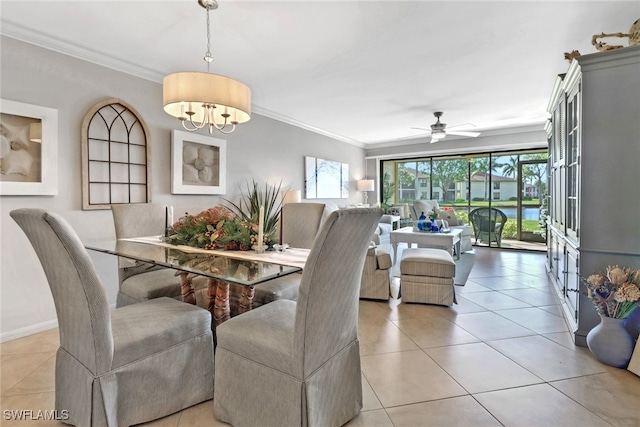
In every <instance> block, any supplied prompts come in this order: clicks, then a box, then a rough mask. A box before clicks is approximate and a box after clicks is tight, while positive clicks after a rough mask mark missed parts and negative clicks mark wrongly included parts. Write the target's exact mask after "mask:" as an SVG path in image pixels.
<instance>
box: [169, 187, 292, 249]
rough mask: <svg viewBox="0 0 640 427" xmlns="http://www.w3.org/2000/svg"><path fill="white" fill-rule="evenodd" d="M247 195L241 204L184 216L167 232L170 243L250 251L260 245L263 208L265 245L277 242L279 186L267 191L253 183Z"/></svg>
mask: <svg viewBox="0 0 640 427" xmlns="http://www.w3.org/2000/svg"><path fill="white" fill-rule="evenodd" d="M247 190H248V191H247V193H246V194H245V193H241V198H240V201H239V202H238V203H233V202H230V201H229V200H225V201H226V202H228V203H229V204H230V207H226V206H219V205H218V206H214V207H212V208H210V209H207V210H205V211H202V212H200V213H199V214H197V215H190V214H188V213H187V214H185V216H183V217H181V218H180V219H179V220H178V221H177V222H176V223H175V224H173V225H172V226H171V227H169V229H168V230H167V242H168V243H171V244H174V245H186V246H192V247H197V248H202V249H228V250H241V251H247V250H250V249H251V248H252V247H253V246H254V245H256V244H257V243H258V234H259V233H258V228H259V220H260V218H259V216H260V208H261V207H262V208H263V211H264V218H263V242H262V244H267V245H272V244H274V243H276V242H277V238H276V229H277V225H278V218H279V215H280V208H281V203H280V202H279V201H278V194H279V191H280V186H277V188H276V187H270V186H268V185H266V186H265V190H264V192H262V191H260V189H259V188H258V185H257V184H256V183H255V182H253V187H249V185H248V184H247Z"/></svg>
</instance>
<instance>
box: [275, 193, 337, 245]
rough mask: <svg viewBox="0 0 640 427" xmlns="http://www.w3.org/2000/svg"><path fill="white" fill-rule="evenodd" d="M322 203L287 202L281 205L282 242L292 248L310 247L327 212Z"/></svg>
mask: <svg viewBox="0 0 640 427" xmlns="http://www.w3.org/2000/svg"><path fill="white" fill-rule="evenodd" d="M326 206H327V205H325V204H324V203H287V204H285V205H283V206H282V224H280V225H281V226H282V242H281V243H287V244H288V245H289V246H291V247H292V248H311V246H312V245H313V240H314V239H315V238H316V234H318V231H319V230H320V225H321V224H322V221H323V220H324V219H325V217H326V215H328V213H329V212H325V209H326Z"/></svg>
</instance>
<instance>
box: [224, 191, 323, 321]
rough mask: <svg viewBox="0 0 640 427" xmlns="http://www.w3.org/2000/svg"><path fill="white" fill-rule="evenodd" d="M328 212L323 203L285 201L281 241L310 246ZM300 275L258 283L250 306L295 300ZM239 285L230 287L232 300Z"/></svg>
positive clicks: (238, 292)
mask: <svg viewBox="0 0 640 427" xmlns="http://www.w3.org/2000/svg"><path fill="white" fill-rule="evenodd" d="M329 213H330V212H328V211H327V207H326V205H325V204H324V203H287V204H286V205H283V206H282V216H281V219H282V223H281V224H280V226H281V227H282V242H284V243H287V244H288V245H289V246H291V247H292V248H303V249H311V246H312V245H313V241H314V240H315V238H316V234H318V231H319V229H320V225H321V224H322V222H323V221H324V219H326V216H327V215H328V214H329ZM299 287H300V275H299V274H289V275H287V276H283V277H278V278H276V279H273V280H269V281H267V282H264V283H259V284H257V285H256V286H255V287H254V289H255V295H254V297H253V307H254V308H257V307H260V306H261V305H264V304H267V303H270V302H272V301H276V300H279V299H288V300H293V301H295V300H297V299H298V288H299ZM240 291H241V289H240V288H239V287H234V288H232V289H231V297H232V299H233V300H237V299H239V298H240Z"/></svg>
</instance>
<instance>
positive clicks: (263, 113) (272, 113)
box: [251, 105, 366, 148]
mask: <svg viewBox="0 0 640 427" xmlns="http://www.w3.org/2000/svg"><path fill="white" fill-rule="evenodd" d="M251 110H252V111H253V112H254V113H257V114H260V115H261V116H265V117H268V118H270V119H273V120H277V121H279V122H283V123H287V124H289V125H291V126H295V127H299V128H302V129H306V130H308V131H311V132H314V133H317V134H320V135H324V136H327V137H329V138H333V139H337V140H338V141H342V142H346V143H347V144H351V145H355V146H356V147H360V148H366V145H365V144H364V143H362V142H360V141H356V140H354V139H351V138H348V137H346V136H344V135H340V134H337V133H333V132H329V131H327V130H324V129H321V128H319V127H316V126H313V125H310V124H308V123H304V122H301V121H299V120H295V119H292V118H291V117H288V116H284V115H282V114H279V113H276V112H275V111H271V110H267V109H266V108H262V107H259V106H257V105H252V107H251Z"/></svg>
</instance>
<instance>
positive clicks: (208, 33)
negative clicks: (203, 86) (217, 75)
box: [204, 6, 213, 73]
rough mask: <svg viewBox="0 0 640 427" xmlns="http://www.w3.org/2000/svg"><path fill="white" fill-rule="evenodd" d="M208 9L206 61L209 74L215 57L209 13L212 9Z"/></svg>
mask: <svg viewBox="0 0 640 427" xmlns="http://www.w3.org/2000/svg"><path fill="white" fill-rule="evenodd" d="M206 9H207V53H205V55H204V60H205V61H206V63H207V73H208V72H209V65H210V64H211V63H212V62H213V56H212V55H211V29H210V28H209V27H210V22H209V15H210V13H209V11H210V10H211V8H210V7H209V6H207V7H206Z"/></svg>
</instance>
